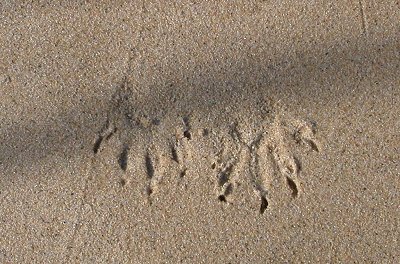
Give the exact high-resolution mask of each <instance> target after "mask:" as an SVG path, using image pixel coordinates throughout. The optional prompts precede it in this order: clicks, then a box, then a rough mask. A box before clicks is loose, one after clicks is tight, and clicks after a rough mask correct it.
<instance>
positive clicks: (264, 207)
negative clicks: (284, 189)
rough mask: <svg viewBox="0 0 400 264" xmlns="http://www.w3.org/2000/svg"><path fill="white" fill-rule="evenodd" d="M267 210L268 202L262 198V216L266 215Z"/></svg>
mask: <svg viewBox="0 0 400 264" xmlns="http://www.w3.org/2000/svg"><path fill="white" fill-rule="evenodd" d="M267 208H268V201H267V199H266V198H265V197H264V196H261V206H260V214H264V212H265V210H267Z"/></svg>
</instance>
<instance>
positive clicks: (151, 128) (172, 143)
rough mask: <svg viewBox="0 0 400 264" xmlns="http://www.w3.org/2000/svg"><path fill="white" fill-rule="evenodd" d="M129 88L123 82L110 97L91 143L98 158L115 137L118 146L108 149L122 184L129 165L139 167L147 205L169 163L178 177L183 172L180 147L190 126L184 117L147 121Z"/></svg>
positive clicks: (148, 118)
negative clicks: (174, 167) (110, 151)
mask: <svg viewBox="0 0 400 264" xmlns="http://www.w3.org/2000/svg"><path fill="white" fill-rule="evenodd" d="M131 89H132V88H131V87H130V86H129V84H128V82H127V81H124V82H123V84H122V85H121V86H120V87H119V88H118V89H117V91H116V93H115V94H114V95H113V97H112V100H111V103H110V108H109V111H108V115H107V120H106V122H105V124H104V126H103V127H102V129H101V130H100V132H99V133H98V135H97V137H96V140H95V141H94V144H93V153H94V155H95V156H97V155H99V154H100V153H101V152H102V150H103V148H104V145H105V144H104V143H105V142H107V141H109V140H110V139H111V138H114V137H115V138H116V142H118V144H113V145H112V146H113V148H117V150H116V153H118V154H117V156H116V161H117V164H118V166H119V169H120V170H121V172H122V175H123V176H122V177H123V178H122V179H121V182H122V183H123V184H122V185H124V184H125V183H126V182H127V179H126V178H127V177H128V175H127V174H129V168H130V166H131V165H132V166H138V167H140V168H141V169H142V170H143V171H145V174H146V180H145V181H146V187H145V190H144V194H145V195H146V196H147V198H148V200H149V202H150V203H151V202H152V197H153V195H154V194H155V193H156V192H157V190H158V188H159V185H160V183H161V182H162V180H163V177H164V175H165V174H166V173H167V172H166V171H165V170H166V168H168V166H169V164H170V162H173V163H175V164H176V165H177V166H178V167H179V169H180V176H181V177H183V176H184V174H185V172H186V166H185V163H184V160H185V154H184V152H183V145H184V142H185V141H187V140H190V139H191V132H190V123H189V118H188V117H183V118H176V120H174V121H176V122H165V121H164V120H163V115H162V113H160V114H159V115H158V116H157V117H154V118H150V117H149V115H147V114H146V113H147V112H150V111H146V109H136V108H135V107H134V106H135V103H134V102H133V101H132V100H133V96H132V94H133V93H132V90H131ZM151 112H152V113H154V112H156V111H151Z"/></svg>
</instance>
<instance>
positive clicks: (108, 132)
mask: <svg viewBox="0 0 400 264" xmlns="http://www.w3.org/2000/svg"><path fill="white" fill-rule="evenodd" d="M116 131H117V128H114V127H113V126H112V125H111V123H110V121H109V119H108V118H107V121H106V123H105V125H104V127H103V128H102V129H101V131H100V133H99V134H98V137H97V139H96V140H95V142H94V144H93V153H94V154H97V153H98V152H99V150H100V147H101V143H103V140H108V139H110V138H111V136H112V135H113V134H114V133H115V132H116Z"/></svg>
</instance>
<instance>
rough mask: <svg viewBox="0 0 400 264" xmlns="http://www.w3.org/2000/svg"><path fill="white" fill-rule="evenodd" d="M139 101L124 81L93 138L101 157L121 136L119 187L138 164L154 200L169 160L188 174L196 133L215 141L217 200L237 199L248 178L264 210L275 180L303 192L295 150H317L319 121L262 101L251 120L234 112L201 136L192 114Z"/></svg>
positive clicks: (292, 190)
mask: <svg viewBox="0 0 400 264" xmlns="http://www.w3.org/2000/svg"><path fill="white" fill-rule="evenodd" d="M134 99H135V96H134V94H133V92H132V88H131V87H130V86H129V84H128V82H127V81H126V80H124V82H123V83H122V85H121V86H120V87H118V89H117V90H116V93H115V94H114V95H113V97H112V100H111V102H110V109H109V111H108V115H107V119H106V121H105V124H104V126H103V127H102V128H101V130H100V132H99V133H98V134H97V137H96V139H95V140H94V143H93V149H92V150H93V153H94V155H95V156H97V155H99V154H100V153H101V152H102V150H103V148H104V145H105V142H107V141H109V140H110V139H111V138H114V137H116V138H117V141H114V143H113V144H112V145H113V146H114V148H115V147H117V148H118V151H116V152H117V154H116V161H117V164H118V166H119V169H120V170H121V175H122V176H121V179H120V183H121V184H120V185H121V186H126V184H127V183H128V182H129V180H128V178H127V177H134V176H133V175H131V170H130V168H131V167H132V166H133V167H135V168H136V167H138V166H139V167H140V168H142V171H143V173H144V175H146V176H145V179H143V180H144V181H145V182H146V187H145V191H144V193H145V194H146V195H147V197H148V199H149V201H150V204H151V203H152V197H153V196H154V195H155V193H157V190H158V188H159V186H160V183H161V182H162V181H163V177H164V176H165V175H166V174H167V173H168V172H167V171H166V169H165V168H166V167H168V166H169V165H167V164H171V163H169V162H172V164H175V165H174V166H175V167H176V168H177V169H178V171H179V172H178V175H176V176H177V179H179V180H182V179H183V178H185V177H186V176H188V172H190V170H189V169H190V166H192V165H191V159H192V157H191V155H189V154H188V153H189V152H188V148H187V146H188V144H189V145H190V144H191V143H190V142H196V139H197V138H196V135H202V136H203V137H204V138H207V140H211V141H210V142H213V144H214V147H215V153H214V156H215V161H214V162H213V163H212V165H211V169H212V170H214V171H216V181H215V182H216V183H215V186H216V187H215V188H216V196H217V200H219V201H220V202H223V203H227V204H230V203H233V202H234V200H235V196H236V195H235V193H236V192H237V191H238V186H240V184H241V182H243V181H248V183H250V185H251V186H252V188H253V191H254V192H255V193H256V195H257V197H258V199H259V200H260V207H259V212H260V214H263V213H264V212H265V211H266V210H267V208H268V206H269V204H270V190H271V188H272V187H273V185H274V184H273V181H274V179H276V178H281V179H282V177H283V179H284V182H285V184H286V186H287V187H288V190H289V191H290V193H291V197H292V198H293V199H295V198H297V197H298V195H299V194H300V193H301V188H300V181H299V176H300V173H301V164H300V160H299V159H298V158H297V156H296V155H295V154H294V153H295V152H294V150H295V149H296V148H298V147H299V146H302V147H307V148H308V149H309V150H312V151H317V152H318V151H319V149H320V147H319V144H318V142H317V140H316V138H315V132H316V131H315V124H313V123H308V122H304V121H301V120H297V119H293V118H288V117H287V116H288V115H285V119H283V118H281V117H280V115H279V114H277V113H275V112H274V109H267V108H266V107H264V106H263V104H262V103H260V104H259V103H257V105H260V106H261V108H262V111H261V110H260V111H258V110H257V111H258V112H257V113H254V114H253V112H251V111H250V112H247V116H250V118H248V119H244V117H241V113H237V111H234V112H235V113H237V115H236V117H235V116H234V117H233V118H230V119H229V120H235V121H234V122H230V123H228V124H218V126H217V127H216V129H213V130H211V131H212V132H210V130H209V129H205V128H203V129H201V130H199V131H200V132H199V133H198V134H196V133H195V132H193V131H194V130H193V127H195V125H194V124H193V123H192V121H193V120H192V119H191V115H190V114H186V115H181V111H180V110H173V109H172V110H170V113H166V112H165V111H164V110H159V109H150V110H149V109H138V108H136V107H135V105H136V102H135V101H134ZM164 103H165V102H164ZM155 105H156V104H155ZM174 111H175V112H174ZM215 112H217V110H215ZM259 112H260V113H261V114H259ZM149 113H151V115H150V114H149ZM263 115H264V116H263ZM150 116H152V117H150ZM206 120H208V119H206ZM206 120H201V121H200V123H201V124H204V123H205V122H206ZM227 120H228V119H227ZM195 121H196V120H195ZM193 122H194V121H193ZM228 122H229V121H228ZM115 142H119V143H115ZM199 151H201V150H199ZM137 158H139V159H137ZM140 160H142V162H141V161H140ZM138 163H141V164H138ZM243 168H247V170H246V173H245V174H246V175H243V171H240V170H241V169H243ZM189 175H190V173H189ZM277 176H280V177H277ZM190 180H191V179H190V178H188V181H190Z"/></svg>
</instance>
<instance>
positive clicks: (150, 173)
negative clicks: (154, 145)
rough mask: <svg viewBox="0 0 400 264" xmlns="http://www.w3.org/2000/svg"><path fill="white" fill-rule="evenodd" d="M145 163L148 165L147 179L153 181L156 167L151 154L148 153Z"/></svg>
mask: <svg viewBox="0 0 400 264" xmlns="http://www.w3.org/2000/svg"><path fill="white" fill-rule="evenodd" d="M145 163H146V170H147V177H148V179H152V178H153V176H154V166H153V162H152V160H151V157H150V154H149V153H148V152H147V154H146V158H145Z"/></svg>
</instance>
